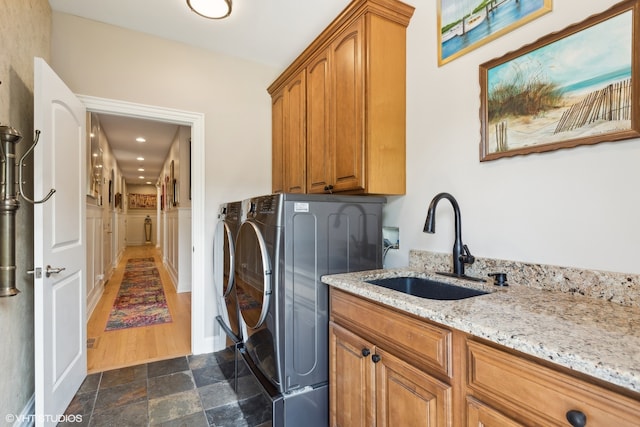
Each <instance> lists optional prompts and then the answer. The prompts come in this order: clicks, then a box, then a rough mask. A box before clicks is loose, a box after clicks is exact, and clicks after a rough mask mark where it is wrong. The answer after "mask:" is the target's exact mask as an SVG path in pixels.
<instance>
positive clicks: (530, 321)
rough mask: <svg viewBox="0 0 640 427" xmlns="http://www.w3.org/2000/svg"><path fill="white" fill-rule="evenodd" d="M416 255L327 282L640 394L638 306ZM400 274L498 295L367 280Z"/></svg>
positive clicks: (327, 278) (639, 310)
mask: <svg viewBox="0 0 640 427" xmlns="http://www.w3.org/2000/svg"><path fill="white" fill-rule="evenodd" d="M412 258H413V259H412V261H411V262H410V265H411V267H410V268H409V267H408V268H406V269H385V270H372V271H365V272H359V273H346V274H335V275H328V276H324V277H323V279H322V280H323V282H325V283H327V284H328V285H330V286H332V287H335V288H339V289H343V290H345V291H348V292H351V293H353V294H355V295H360V296H362V297H365V298H368V299H370V300H373V301H377V302H380V303H382V304H386V305H388V306H391V307H395V308H397V309H400V310H403V311H406V312H408V313H412V314H414V315H417V316H419V317H422V318H425V319H428V320H432V321H434V322H437V323H440V324H442V325H445V326H448V327H451V328H455V329H458V330H460V331H463V332H466V333H469V334H471V335H475V336H477V337H481V338H485V339H487V340H490V341H493V342H495V343H498V344H501V345H503V346H506V347H509V348H512V349H515V350H518V351H521V352H524V353H527V354H530V355H533V356H536V357H538V358H541V359H544V360H547V361H550V362H553V363H556V364H558V365H561V366H564V367H567V368H570V369H573V370H575V371H578V372H582V373H584V374H587V375H591V376H593V377H596V378H599V379H601V380H604V381H607V382H610V383H613V384H616V385H618V386H621V387H624V388H626V389H629V390H632V391H635V392H639V393H640V307H638V306H636V305H635V304H629V305H623V304H619V303H614V302H610V301H608V300H607V298H594V297H589V296H585V295H583V294H581V293H579V292H567V291H563V290H562V289H557V288H554V287H553V286H536V287H533V286H527V285H522V284H519V283H517V282H516V281H512V280H511V277H512V276H510V279H509V285H510V286H508V287H496V286H494V285H493V284H492V283H490V282H486V283H480V282H471V281H466V280H459V279H455V278H450V277H445V276H440V275H436V274H435V273H433V272H429V271H424V270H422V269H419V268H416V264H415V263H414V262H415V256H412ZM445 271H448V267H446V268H445ZM505 271H506V270H505ZM507 273H509V271H507ZM398 276H418V277H427V278H433V279H436V280H439V281H441V282H448V283H452V284H457V285H462V286H465V287H471V288H476V289H481V290H485V291H488V292H490V294H488V295H482V296H477V297H472V298H468V299H463V300H457V301H437V300H428V299H423V298H419V297H414V296H411V295H406V294H403V293H400V292H396V291H392V290H389V289H385V288H383V287H380V286H377V285H372V284H368V283H366V282H365V281H366V280H371V279H378V278H384V277H398ZM484 276H485V277H486V274H485V275H484ZM513 277H516V275H514V276H513ZM553 280H554V279H553V277H550V278H549V281H553ZM633 280H635V278H634V279H633ZM543 282H544V281H543ZM632 299H633V300H634V301H635V298H632Z"/></svg>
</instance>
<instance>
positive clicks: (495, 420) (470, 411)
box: [467, 397, 524, 427]
mask: <svg viewBox="0 0 640 427" xmlns="http://www.w3.org/2000/svg"><path fill="white" fill-rule="evenodd" d="M467 427H524V426H523V425H522V424H520V423H517V422H515V421H514V420H512V419H511V418H508V417H506V416H505V415H503V414H501V413H500V412H498V411H496V410H495V409H493V408H492V407H490V406H488V405H486V404H484V403H482V402H480V401H478V400H476V399H474V398H473V397H467Z"/></svg>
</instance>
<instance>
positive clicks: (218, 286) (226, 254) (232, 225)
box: [213, 202, 246, 346]
mask: <svg viewBox="0 0 640 427" xmlns="http://www.w3.org/2000/svg"><path fill="white" fill-rule="evenodd" d="M241 223H242V202H229V203H223V204H221V205H220V207H219V209H218V224H217V225H216V230H215V235H214V239H213V242H214V243H213V245H214V248H213V258H214V260H213V265H214V273H213V277H214V284H215V298H216V303H217V308H218V315H217V316H216V321H217V322H218V324H219V325H220V327H221V328H222V330H223V331H224V332H225V335H226V337H227V339H226V341H227V343H226V344H227V346H230V345H238V344H240V343H242V339H243V336H244V334H243V330H244V329H246V327H245V326H244V324H243V322H242V318H241V317H240V310H239V306H238V300H237V297H236V292H235V286H234V283H235V281H234V274H235V273H234V264H235V263H234V260H235V246H236V236H237V234H238V230H239V228H240V224H241Z"/></svg>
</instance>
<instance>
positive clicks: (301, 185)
mask: <svg viewBox="0 0 640 427" xmlns="http://www.w3.org/2000/svg"><path fill="white" fill-rule="evenodd" d="M284 97H285V98H284V117H285V120H284V138H283V139H284V191H285V192H288V193H304V192H305V191H306V176H305V164H306V82H305V71H304V70H302V71H301V72H300V73H299V74H298V75H296V76H295V78H293V79H292V80H291V81H290V82H289V83H288V84H287V85H286V87H285V92H284Z"/></svg>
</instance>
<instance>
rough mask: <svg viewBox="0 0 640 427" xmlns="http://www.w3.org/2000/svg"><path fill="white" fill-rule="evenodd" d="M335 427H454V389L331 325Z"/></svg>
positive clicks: (332, 407) (332, 413)
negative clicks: (451, 426)
mask: <svg viewBox="0 0 640 427" xmlns="http://www.w3.org/2000/svg"><path fill="white" fill-rule="evenodd" d="M329 336H330V352H331V353H330V355H331V357H330V360H331V364H330V380H329V383H330V385H329V388H330V396H331V399H330V400H331V402H332V404H331V414H330V420H331V425H332V426H345V427H347V426H374V425H375V426H388V427H394V426H412V427H413V426H415V427H421V426H424V427H427V426H431V427H435V426H450V425H451V398H452V395H451V386H449V385H448V384H446V383H444V382H442V381H439V380H437V379H435V378H433V377H431V376H429V375H428V374H426V373H425V372H423V371H421V370H419V369H417V368H416V367H414V366H412V365H410V364H409V363H407V362H405V361H403V360H402V359H400V358H398V357H396V356H394V355H393V354H391V353H389V352H387V351H385V350H383V349H382V348H381V347H380V346H377V345H375V344H372V343H371V342H369V341H367V340H365V339H363V338H361V337H360V336H358V335H356V334H354V333H352V332H349V331H348V330H346V329H345V328H343V327H341V326H339V325H337V324H335V323H333V322H332V323H331V324H330V335H329Z"/></svg>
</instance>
